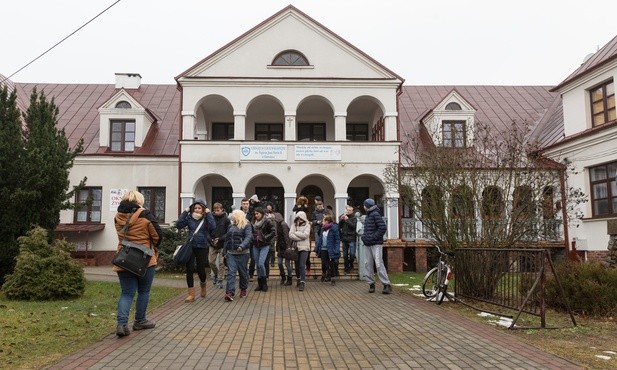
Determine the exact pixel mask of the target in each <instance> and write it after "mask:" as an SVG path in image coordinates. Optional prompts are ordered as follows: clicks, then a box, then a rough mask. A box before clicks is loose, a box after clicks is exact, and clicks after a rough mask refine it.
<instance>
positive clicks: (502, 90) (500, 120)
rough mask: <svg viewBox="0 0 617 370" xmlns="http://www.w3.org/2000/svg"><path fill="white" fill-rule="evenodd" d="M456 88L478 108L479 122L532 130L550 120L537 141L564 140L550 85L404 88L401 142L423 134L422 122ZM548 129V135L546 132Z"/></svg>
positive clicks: (555, 95) (498, 127)
mask: <svg viewBox="0 0 617 370" xmlns="http://www.w3.org/2000/svg"><path fill="white" fill-rule="evenodd" d="M453 89H455V90H456V91H457V92H458V93H459V94H460V95H461V97H462V98H463V99H465V100H466V101H467V102H468V103H469V104H471V105H472V106H473V107H474V108H475V109H476V113H475V120H476V122H483V123H485V124H488V125H491V126H493V127H494V128H495V129H496V130H503V129H505V128H507V127H509V125H510V124H511V123H512V122H513V121H515V122H520V123H522V122H526V123H528V124H529V125H530V127H531V128H532V129H535V128H538V125H539V124H540V123H541V122H543V121H547V122H550V125H549V124H545V125H544V126H543V127H542V128H539V129H538V131H535V130H534V132H535V136H534V138H535V139H537V140H538V141H539V142H540V143H542V144H543V145H548V144H551V143H553V142H554V141H556V140H559V139H560V138H561V137H563V115H562V113H561V110H560V109H557V108H560V107H561V104H560V101H561V98H560V96H559V94H558V93H554V92H551V91H550V86H403V91H402V94H401V96H400V97H399V119H400V122H401V140H403V141H405V140H406V136H411V137H415V136H416V135H418V134H419V133H420V128H421V126H420V119H421V118H422V117H423V116H425V115H426V113H427V112H429V111H430V110H431V109H433V108H434V107H435V106H436V105H437V104H438V103H439V102H441V101H442V100H443V99H444V98H445V97H446V95H448V94H449V93H450V92H451V91H452V90H453ZM544 130H546V132H545V131H544Z"/></svg>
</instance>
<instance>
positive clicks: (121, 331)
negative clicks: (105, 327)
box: [116, 325, 131, 338]
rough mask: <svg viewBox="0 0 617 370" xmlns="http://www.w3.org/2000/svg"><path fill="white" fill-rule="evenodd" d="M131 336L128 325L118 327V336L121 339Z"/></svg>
mask: <svg viewBox="0 0 617 370" xmlns="http://www.w3.org/2000/svg"><path fill="white" fill-rule="evenodd" d="M129 334H131V331H130V330H129V326H128V325H118V326H117V327H116V335H117V336H118V337H119V338H122V337H125V336H127V335H129Z"/></svg>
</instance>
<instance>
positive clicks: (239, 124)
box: [234, 111, 246, 140]
mask: <svg viewBox="0 0 617 370" xmlns="http://www.w3.org/2000/svg"><path fill="white" fill-rule="evenodd" d="M245 139H246V112H239V111H235V112H234V140H245Z"/></svg>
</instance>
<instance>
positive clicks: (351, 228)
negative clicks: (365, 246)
mask: <svg viewBox="0 0 617 370" xmlns="http://www.w3.org/2000/svg"><path fill="white" fill-rule="evenodd" d="M339 220H340V221H339V222H338V227H339V229H340V231H341V240H342V241H345V242H355V241H356V236H357V235H358V233H357V232H356V227H357V225H358V219H357V218H356V216H355V215H351V216H350V217H349V218H347V220H341V219H340V218H339Z"/></svg>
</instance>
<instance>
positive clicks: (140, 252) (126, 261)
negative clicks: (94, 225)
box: [112, 209, 154, 277]
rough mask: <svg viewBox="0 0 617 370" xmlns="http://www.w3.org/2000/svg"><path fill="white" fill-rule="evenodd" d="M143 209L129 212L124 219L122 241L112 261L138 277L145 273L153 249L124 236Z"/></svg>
mask: <svg viewBox="0 0 617 370" xmlns="http://www.w3.org/2000/svg"><path fill="white" fill-rule="evenodd" d="M142 211H143V209H139V210H138V211H137V212H134V213H131V214H130V215H129V218H128V219H127V220H126V224H125V225H124V228H123V229H122V233H123V236H122V242H121V243H120V244H121V245H120V249H119V250H118V252H117V253H116V256H115V257H114V259H113V261H112V263H113V264H114V265H116V266H118V267H120V268H122V269H123V270H126V271H128V272H131V273H133V274H135V275H137V276H139V277H142V276H144V275H145V274H146V270H147V269H148V265H149V264H150V259H152V256H153V255H154V251H153V250H152V248H150V246H145V245H141V244H138V243H134V242H132V241H130V240H128V239H127V238H126V232H127V231H128V229H129V227H130V224H131V221H133V218H135V219H137V218H138V217H139V214H140V213H141V212H142Z"/></svg>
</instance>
